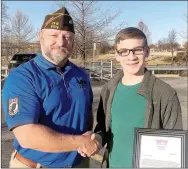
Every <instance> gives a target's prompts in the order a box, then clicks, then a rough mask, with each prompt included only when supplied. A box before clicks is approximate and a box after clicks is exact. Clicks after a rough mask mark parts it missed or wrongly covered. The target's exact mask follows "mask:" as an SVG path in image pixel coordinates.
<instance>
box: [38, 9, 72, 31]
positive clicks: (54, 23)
mask: <svg viewBox="0 0 188 169" xmlns="http://www.w3.org/2000/svg"><path fill="white" fill-rule="evenodd" d="M41 29H57V30H65V31H70V32H73V33H75V32H74V24H73V20H72V18H71V16H70V15H69V13H68V11H67V9H66V8H65V7H62V8H61V9H59V10H58V11H56V12H54V13H53V14H49V15H46V17H45V20H44V23H43V25H42V28H41Z"/></svg>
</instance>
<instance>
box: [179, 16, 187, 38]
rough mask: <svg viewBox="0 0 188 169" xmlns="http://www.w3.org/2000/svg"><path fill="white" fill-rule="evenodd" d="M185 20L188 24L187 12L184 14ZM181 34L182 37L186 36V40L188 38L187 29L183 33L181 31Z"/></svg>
mask: <svg viewBox="0 0 188 169" xmlns="http://www.w3.org/2000/svg"><path fill="white" fill-rule="evenodd" d="M183 20H184V21H185V23H186V25H188V16H187V14H184V16H183ZM180 36H181V37H182V38H184V39H185V40H187V39H188V32H187V30H186V31H183V32H181V33H180Z"/></svg>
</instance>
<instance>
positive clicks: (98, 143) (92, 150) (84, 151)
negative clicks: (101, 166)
mask: <svg viewBox="0 0 188 169" xmlns="http://www.w3.org/2000/svg"><path fill="white" fill-rule="evenodd" d="M80 138H81V139H80V144H79V147H78V149H77V151H78V153H79V154H80V155H81V156H82V157H90V156H92V155H94V154H97V153H98V152H99V150H100V149H101V148H102V138H101V136H100V135H99V134H96V133H93V132H91V131H88V132H86V133H84V134H82V135H81V137H80Z"/></svg>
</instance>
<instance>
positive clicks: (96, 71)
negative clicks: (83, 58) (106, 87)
mask: <svg viewBox="0 0 188 169" xmlns="http://www.w3.org/2000/svg"><path fill="white" fill-rule="evenodd" d="M146 67H147V69H148V70H151V71H152V73H153V74H160V73H165V74H168V73H169V72H170V71H171V73H175V74H179V71H188V66H177V65H156V66H155V65H147V66H146ZM85 68H86V70H87V71H88V72H89V74H90V78H91V79H100V80H103V79H104V80H109V79H111V78H112V76H113V74H114V73H115V72H117V70H119V69H122V67H121V66H117V65H113V61H110V62H109V61H108V62H103V61H100V62H90V63H89V64H87V66H86V67H85ZM172 71H173V72H172Z"/></svg>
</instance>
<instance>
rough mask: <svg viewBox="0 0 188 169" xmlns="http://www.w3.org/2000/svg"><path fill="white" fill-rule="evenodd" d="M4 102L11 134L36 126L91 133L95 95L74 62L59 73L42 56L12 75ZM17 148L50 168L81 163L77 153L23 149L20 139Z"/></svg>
mask: <svg viewBox="0 0 188 169" xmlns="http://www.w3.org/2000/svg"><path fill="white" fill-rule="evenodd" d="M2 100H3V108H4V113H5V118H6V122H7V124H8V127H9V129H10V130H11V129H12V128H14V127H16V126H21V125H24V124H33V123H35V124H42V125H45V126H47V127H49V128H51V129H54V130H55V131H57V132H60V133H64V134H72V135H77V134H83V133H84V132H86V131H87V127H88V118H89V116H90V113H91V106H92V102H93V94H92V89H91V86H90V82H89V78H88V74H86V73H85V71H84V70H83V69H81V68H79V67H77V66H76V65H74V64H73V63H71V62H70V61H68V63H67V64H66V66H65V67H64V68H63V69H57V68H56V66H55V65H53V64H52V63H51V62H49V61H47V60H46V59H45V58H44V57H43V56H41V55H38V56H36V57H35V58H34V59H33V60H31V61H29V62H27V63H25V64H22V65H20V66H19V67H17V68H16V69H14V70H13V71H12V72H11V73H10V74H9V76H8V77H7V78H6V81H5V84H4V88H3V93H2ZM28 134H29V133H28ZM62 144H63V143H62ZM13 145H14V148H15V149H16V150H18V152H19V153H20V154H22V155H23V156H24V157H25V158H28V159H31V160H32V161H34V162H38V163H40V164H42V165H43V166H46V167H71V166H75V165H78V164H79V163H80V161H81V156H80V155H79V154H78V152H77V151H73V152H65V153H62V152H60V153H46V152H41V151H36V150H32V149H26V148H22V147H21V146H20V144H19V143H18V141H17V140H16V139H15V140H14V144H13Z"/></svg>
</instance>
